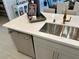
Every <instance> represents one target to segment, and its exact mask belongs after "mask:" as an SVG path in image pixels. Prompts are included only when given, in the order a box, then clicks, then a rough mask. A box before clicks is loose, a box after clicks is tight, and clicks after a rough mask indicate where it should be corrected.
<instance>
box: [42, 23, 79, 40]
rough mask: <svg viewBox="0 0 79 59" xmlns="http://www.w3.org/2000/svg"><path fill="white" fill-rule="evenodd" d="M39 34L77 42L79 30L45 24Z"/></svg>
mask: <svg viewBox="0 0 79 59" xmlns="http://www.w3.org/2000/svg"><path fill="white" fill-rule="evenodd" d="M40 32H44V33H47V34H52V35H56V36H60V37H65V38H69V39H74V40H79V28H76V27H71V26H66V25H59V24H53V23H52V24H51V23H45V25H44V26H43V27H42V28H41V29H40Z"/></svg>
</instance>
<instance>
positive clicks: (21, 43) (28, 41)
mask: <svg viewBox="0 0 79 59" xmlns="http://www.w3.org/2000/svg"><path fill="white" fill-rule="evenodd" d="M9 33H10V34H11V37H12V39H13V42H14V44H15V46H16V48H17V50H18V51H19V52H21V53H23V54H25V55H27V56H30V57H33V58H35V53H34V45H33V39H32V36H31V35H29V34H25V33H21V32H18V31H15V30H11V29H9Z"/></svg>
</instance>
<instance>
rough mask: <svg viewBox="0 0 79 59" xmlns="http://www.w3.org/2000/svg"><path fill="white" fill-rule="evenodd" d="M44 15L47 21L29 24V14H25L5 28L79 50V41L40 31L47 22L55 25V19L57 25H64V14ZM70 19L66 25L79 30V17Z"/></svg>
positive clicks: (5, 25)
mask: <svg viewBox="0 0 79 59" xmlns="http://www.w3.org/2000/svg"><path fill="white" fill-rule="evenodd" d="M43 14H44V15H45V17H46V21H41V22H36V23H29V21H28V18H27V14H24V15H22V16H20V17H18V18H16V19H13V20H12V21H10V22H8V23H6V24H4V25H3V26H4V27H6V28H9V29H13V30H17V31H20V32H23V33H27V34H30V35H33V36H38V37H42V38H46V39H47V40H50V41H53V42H56V43H59V44H64V45H67V46H71V47H74V48H78V49H79V41H76V40H72V39H67V38H64V37H59V36H56V35H51V34H46V33H43V32H40V31H39V30H40V29H41V28H42V26H43V25H44V24H45V23H46V22H48V23H53V19H56V22H55V23H57V24H62V20H63V18H62V17H63V15H62V14H52V13H43ZM70 17H72V18H71V21H70V23H66V24H65V25H68V26H75V27H78V28H79V16H74V15H67V19H69V18H70Z"/></svg>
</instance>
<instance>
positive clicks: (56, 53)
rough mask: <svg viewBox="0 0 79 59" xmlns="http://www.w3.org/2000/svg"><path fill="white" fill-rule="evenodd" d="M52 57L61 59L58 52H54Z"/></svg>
mask: <svg viewBox="0 0 79 59" xmlns="http://www.w3.org/2000/svg"><path fill="white" fill-rule="evenodd" d="M52 57H53V58H52V59H59V52H58V51H57V50H54V51H53V56H52Z"/></svg>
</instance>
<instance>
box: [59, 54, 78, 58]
mask: <svg viewBox="0 0 79 59" xmlns="http://www.w3.org/2000/svg"><path fill="white" fill-rule="evenodd" d="M59 59H79V56H77V55H72V54H71V53H68V52H63V53H60V58H59Z"/></svg>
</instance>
